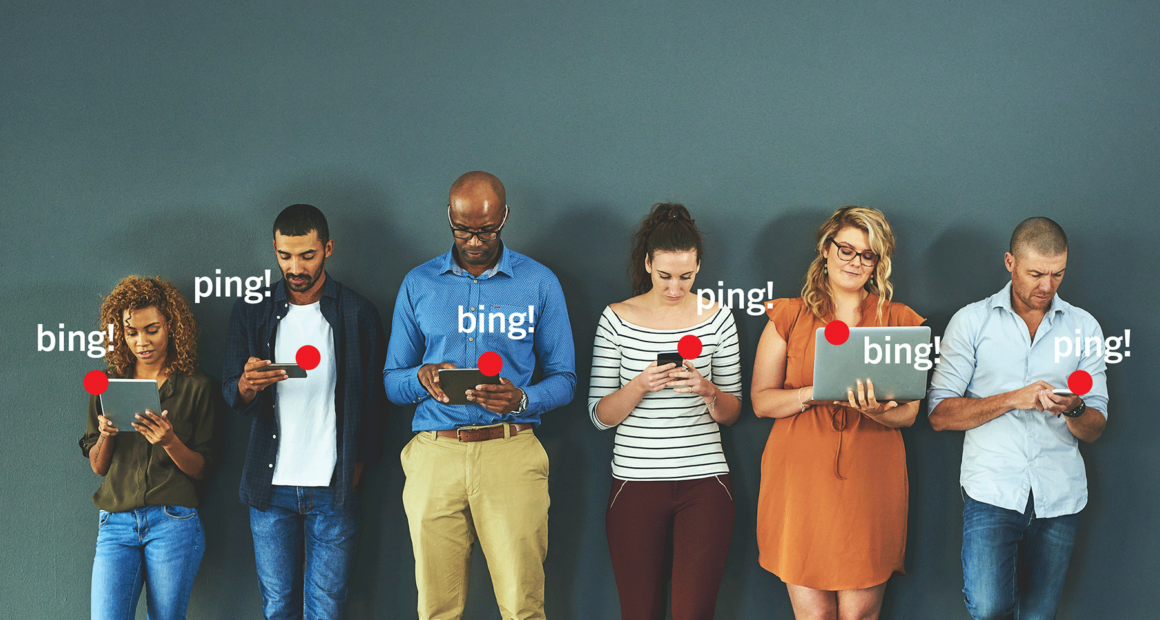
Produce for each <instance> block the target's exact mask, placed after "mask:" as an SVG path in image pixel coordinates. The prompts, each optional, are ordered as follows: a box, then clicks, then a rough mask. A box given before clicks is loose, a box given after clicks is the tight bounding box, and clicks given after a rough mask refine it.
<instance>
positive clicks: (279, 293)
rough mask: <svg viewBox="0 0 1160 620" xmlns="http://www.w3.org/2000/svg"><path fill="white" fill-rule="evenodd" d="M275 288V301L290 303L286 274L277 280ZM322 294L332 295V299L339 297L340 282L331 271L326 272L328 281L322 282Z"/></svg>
mask: <svg viewBox="0 0 1160 620" xmlns="http://www.w3.org/2000/svg"><path fill="white" fill-rule="evenodd" d="M273 288H274V292H273V293H272V299H273V300H274V303H276V304H278V303H281V304H285V303H289V301H290V300H289V299H287V298H286V277H285V276H283V277H282V279H281V280H278V281H277V282H275V283H274V287H273ZM322 296H323V297H330V298H331V299H338V282H337V281H336V280H335V279H334V277H333V276H331V275H330V274H329V273H328V274H326V282H324V283H323V284H322Z"/></svg>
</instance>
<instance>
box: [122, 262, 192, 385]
mask: <svg viewBox="0 0 1160 620" xmlns="http://www.w3.org/2000/svg"><path fill="white" fill-rule="evenodd" d="M145 308H157V311H158V312H160V313H161V316H163V317H165V326H166V330H167V331H168V332H169V344H168V346H167V350H166V352H165V353H166V355H165V369H164V370H165V373H166V374H167V375H169V376H173V375H191V374H193V372H194V371H195V370H197V323H195V322H194V320H193V313H192V312H190V311H189V304H187V303H186V301H185V297H183V296H182V295H181V293H180V292H179V291H178V290H177V288H176V287H174V286H173V285H172V284H170V283H168V282H166V281H164V280H162V279H161V278H160V277H156V278H141V277H138V276H129V277H127V278H125V279H124V280H121V281H120V282H119V283H118V284H117V286H116V288H114V289H113V292H112V293H109V296H108V297H106V298H105V299H104V301H103V302H101V319H100V327H101V329H102V333H104V334H105V338H106V340H107V339H108V331H105V330H107V328H108V326H109V324H112V325H113V330H114V332H113V344H114V346H113V350H112V351H109V352H108V353H106V354H105V362H106V363H107V364H108V365H109V369H110V370H113V371H115V372H116V373H117V374H119V375H121V376H132V373H133V366H134V365H135V364H136V363H137V356H136V355H134V354H133V352H132V351H131V350H129V345H128V343H126V342H125V322H124V315H125V311H126V310H144V309H145ZM104 344H105V346H106V347H107V346H108V345H109V343H108V342H105V343H104Z"/></svg>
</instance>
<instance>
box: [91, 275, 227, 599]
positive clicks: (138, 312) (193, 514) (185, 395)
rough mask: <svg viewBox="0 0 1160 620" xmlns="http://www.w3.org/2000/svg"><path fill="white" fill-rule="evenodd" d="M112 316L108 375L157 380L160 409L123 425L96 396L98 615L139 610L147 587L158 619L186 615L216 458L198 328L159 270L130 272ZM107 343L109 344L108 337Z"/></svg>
mask: <svg viewBox="0 0 1160 620" xmlns="http://www.w3.org/2000/svg"><path fill="white" fill-rule="evenodd" d="M110 323H111V324H113V325H114V326H115V327H114V336H113V345H114V346H113V350H112V351H109V352H108V353H107V354H106V356H105V359H106V362H107V363H108V367H109V368H108V371H107V373H108V375H109V376H110V377H114V378H124V379H148V380H153V381H156V382H157V386H158V392H159V397H160V401H161V409H162V411H161V412H160V413H158V412H155V411H148V410H147V411H146V412H145V413H144V414H143V415H142V414H138V415H137V416H136V421H135V422H133V423H132V427H133V428H132V431H135V432H130V429H117V428H115V427H114V426H113V425H112V424H111V423H110V421H109V419H108V418H106V417H105V416H104V415H102V414H101V409H100V401H99V399H98V398H97V397H96V396H93V397H90V399H89V414H88V427H87V428H86V430H85V434H84V437H82V438H81V440H80V445H81V452H82V453H83V454H84V455H85V456H86V457H87V458H88V459H89V465H90V466H91V467H92V469H93V472H95V473H96V474H97V475H99V476H103V477H104V481H103V482H102V483H101V487H100V488H99V489H97V492H96V493H95V494H94V495H93V503H94V504H95V505H96V506H97V508H98V509H100V517H99V529H98V534H97V551H96V557H95V558H94V560H93V580H92V595H91V601H92V617H93V618H94V620H98V619H99V620H112V619H118V620H121V619H131V618H134V617H135V614H136V609H137V601H138V599H139V598H140V595H141V588H142V585H144V584H148V587H147V588H146V604H147V606H148V610H149V618H150V620H166V619H169V618H184V617H185V610H186V607H188V605H189V594H190V590H191V589H192V587H193V578H194V576H195V575H196V574H197V569H198V566H199V565H200V564H201V557H202V554H203V553H204V551H205V534H204V532H203V531H202V526H201V519H200V517H199V516H198V513H197V506H198V504H199V503H200V500H201V491H202V489H201V487H200V485H199V484H198V481H201V480H203V479H204V478H205V477H206V474H207V473H208V472H209V471H210V469H211V466H212V464H213V459H214V454H213V449H212V444H213V437H214V422H215V418H216V405H215V400H214V397H213V394H214V390H213V384H212V383H211V382H210V380H209V378H208V377H206V376H205V375H203V374H202V373H201V372H199V371H198V370H197V365H196V362H197V326H196V325H195V324H194V321H193V315H192V314H191V313H190V311H189V306H188V304H186V301H185V298H183V297H182V296H181V293H179V292H178V291H177V289H176V288H174V287H173V285H172V284H169V283H168V282H164V281H162V280H161V279H160V278H139V277H137V276H129V277H128V278H125V279H124V280H121V282H120V283H119V284H118V285H117V287H116V288H114V289H113V292H112V293H110V294H109V296H108V297H106V298H105V300H104V303H102V304H101V320H100V325H102V326H104V325H109V324H110ZM106 344H108V343H106Z"/></svg>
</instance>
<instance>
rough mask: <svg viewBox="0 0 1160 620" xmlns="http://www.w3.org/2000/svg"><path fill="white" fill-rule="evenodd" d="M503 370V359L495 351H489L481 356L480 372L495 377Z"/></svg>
mask: <svg viewBox="0 0 1160 620" xmlns="http://www.w3.org/2000/svg"><path fill="white" fill-rule="evenodd" d="M501 370H503V358H502V357H500V356H499V353H496V352H495V351H487V352H485V353H484V354H483V355H480V356H479V372H482V373H483V374H485V375H487V376H489V377H494V376H496V375H498V374H499V371H501Z"/></svg>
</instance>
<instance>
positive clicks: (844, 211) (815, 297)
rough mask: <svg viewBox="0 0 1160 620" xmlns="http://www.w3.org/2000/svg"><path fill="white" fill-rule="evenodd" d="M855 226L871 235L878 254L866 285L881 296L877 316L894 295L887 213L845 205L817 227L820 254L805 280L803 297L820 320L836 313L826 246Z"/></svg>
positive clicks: (890, 237) (892, 237)
mask: <svg viewBox="0 0 1160 620" xmlns="http://www.w3.org/2000/svg"><path fill="white" fill-rule="evenodd" d="M847 226H852V227H854V228H858V229H861V230H864V231H866V235H867V236H868V237H870V249H871V250H874V253H876V254H878V263H877V264H876V265H875V266H874V273H873V275H872V277H871V278H870V279H869V280H867V282H866V285H865V286H864V287H863V288H865V289H866V290H867V291H868V292H870V293H872V294H874V295H877V296H878V318H880V319H881V318H882V308H884V307H885V306H886V302H887V301H890V299H891V297H893V296H894V285H893V284H891V283H890V255H891V254H894V231H892V230H890V224H889V223H887V221H886V217H885V216H883V215H882V212H881V211H879V210H878V209H871V208H870V207H854V206H850V207H842V208H841V209H838V210H837V211H835V212H834V214H833V215H831V216H830V219H828V220H826V223H825V224H822V227H821V228H819V229H818V244H817V247H816V248H815V249H816V252H817V256H815V257H814V261H813V262H812V263H810V268H809V270H807V271H806V282H805V285H803V286H802V301H803V302H805V304H806V307H808V308H809V309H810V311H811V312H813V313H814V316H816V317H818V319H819V320H823V321H824V320H826V319H827V318H830V317H832V316H833V315H834V302H833V297H832V296H831V294H830V280H829V278H828V277H827V276H826V274H825V272H824V271H823V268H824V267H825V266H826V248H827V247H829V245H830V243H832V242H833V240H834V236H835V235H837V234H838V232H839V231H841V230H842V229H843V228H846V227H847Z"/></svg>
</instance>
